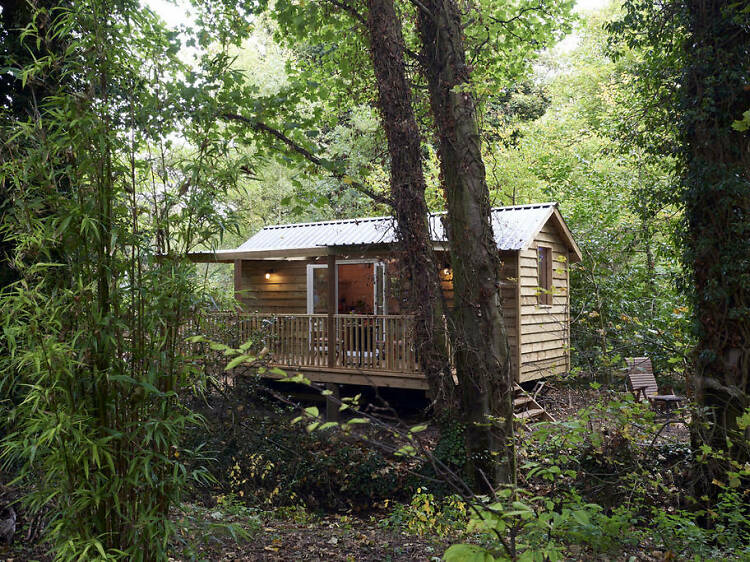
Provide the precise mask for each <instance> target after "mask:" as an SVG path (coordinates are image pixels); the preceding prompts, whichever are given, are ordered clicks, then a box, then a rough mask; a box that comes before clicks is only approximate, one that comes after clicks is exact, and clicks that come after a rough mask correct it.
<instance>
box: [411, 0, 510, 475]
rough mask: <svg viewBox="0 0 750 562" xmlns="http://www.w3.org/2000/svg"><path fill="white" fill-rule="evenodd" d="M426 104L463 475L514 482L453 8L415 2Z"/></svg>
mask: <svg viewBox="0 0 750 562" xmlns="http://www.w3.org/2000/svg"><path fill="white" fill-rule="evenodd" d="M418 12H419V19H418V28H419V34H420V38H421V42H422V54H423V57H424V61H423V64H424V65H425V68H426V74H427V81H428V88H429V93H430V105H431V107H432V113H433V116H434V119H435V124H436V128H437V133H438V139H439V147H440V169H441V172H442V182H443V186H444V189H445V195H446V203H447V210H448V213H447V224H446V227H447V230H448V239H449V241H450V246H451V259H452V266H453V288H454V298H455V310H454V313H453V315H452V320H453V323H454V326H453V328H454V330H453V331H454V334H455V335H454V336H453V337H454V342H453V343H454V348H455V358H456V368H457V372H458V378H459V393H460V402H461V411H462V414H463V416H464V420H465V421H466V422H467V439H466V445H467V454H468V457H469V461H468V462H469V467H468V468H469V474H470V476H473V478H474V479H475V481H476V482H475V484H477V485H482V483H483V480H484V479H485V478H486V479H487V480H489V482H490V483H495V482H501V483H502V482H504V483H513V482H514V481H515V451H514V443H513V404H512V385H513V380H512V372H511V364H510V351H509V347H508V340H507V336H506V333H505V327H504V323H503V317H502V308H501V292H500V282H499V265H500V264H499V259H498V251H497V246H496V245H495V241H494V236H493V232H492V226H491V224H490V210H491V208H490V199H489V190H488V188H487V182H486V178H485V168H484V163H483V161H482V154H481V142H480V137H479V126H478V122H477V115H476V105H475V100H474V96H473V94H472V93H471V90H470V88H471V84H470V77H469V67H468V65H467V63H466V54H465V48H464V43H463V32H462V28H461V20H460V15H459V12H458V7H457V6H456V4H455V1H454V0H425V1H424V2H421V3H420V4H419V8H418Z"/></svg>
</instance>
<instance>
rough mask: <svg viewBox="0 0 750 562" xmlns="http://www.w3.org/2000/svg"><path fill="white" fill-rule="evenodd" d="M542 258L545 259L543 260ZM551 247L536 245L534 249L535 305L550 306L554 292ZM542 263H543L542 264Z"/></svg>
mask: <svg viewBox="0 0 750 562" xmlns="http://www.w3.org/2000/svg"><path fill="white" fill-rule="evenodd" d="M542 256H544V257H545V258H546V259H545V260H543V259H542ZM552 256H553V254H552V247H551V246H544V245H538V246H537V248H536V274H537V305H538V306H552V303H553V296H554V295H553V292H554V287H555V284H554V281H553V275H554V271H553V268H552ZM543 262H544V263H543ZM542 268H544V269H542Z"/></svg>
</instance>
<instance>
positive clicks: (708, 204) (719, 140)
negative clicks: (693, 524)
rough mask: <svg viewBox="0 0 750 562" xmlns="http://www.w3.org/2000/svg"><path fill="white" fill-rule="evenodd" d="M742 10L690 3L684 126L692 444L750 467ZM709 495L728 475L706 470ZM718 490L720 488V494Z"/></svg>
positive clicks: (746, 29)
mask: <svg viewBox="0 0 750 562" xmlns="http://www.w3.org/2000/svg"><path fill="white" fill-rule="evenodd" d="M742 5H743V4H742V3H735V2H732V1H731V0H690V1H688V2H687V8H688V10H687V18H688V21H687V37H686V39H685V43H684V45H683V53H684V56H685V57H686V61H685V62H686V65H685V72H684V73H683V76H684V80H685V82H684V93H683V98H682V99H683V107H682V110H683V112H684V117H683V119H684V121H683V127H682V135H683V146H684V150H685V153H684V166H683V170H682V173H683V201H684V204H685V214H686V219H687V232H686V264H687V265H688V267H690V269H692V273H693V275H694V287H695V294H694V304H695V316H696V319H697V325H698V345H697V349H696V359H697V360H696V397H697V399H698V402H699V404H700V406H702V407H703V411H704V412H706V416H705V417H702V419H699V420H698V423H696V424H694V428H693V429H694V440H695V444H696V445H699V444H702V443H707V444H709V445H710V446H711V447H712V448H713V449H715V450H721V451H728V452H729V455H730V457H731V458H732V459H733V460H735V461H738V462H739V463H741V464H744V463H746V462H748V461H750V450H749V447H748V443H749V441H750V427H747V428H745V429H744V431H743V430H742V429H741V428H740V426H739V424H738V420H737V418H738V416H740V415H741V414H742V413H743V412H744V411H745V410H746V409H747V408H748V407H749V406H750V399H749V398H748V393H749V391H750V346H748V342H750V275H749V273H748V272H749V271H750V134H748V132H740V131H737V130H735V129H734V128H733V127H732V123H733V122H734V121H735V120H739V119H742V114H743V112H745V111H747V110H748V109H750V88H749V87H748V86H747V84H748V82H749V81H750V70H749V69H748V59H747V53H748V50H749V49H750V26H749V25H748V19H750V18H749V17H748V15H747V14H742ZM704 468H705V470H704V471H703V472H704V474H703V476H704V479H703V485H704V487H703V490H706V487H705V486H708V487H711V485H710V484H708V483H710V482H712V481H713V479H714V478H716V479H718V480H722V481H723V479H724V478H725V477H726V469H727V468H728V466H727V465H726V464H725V463H723V462H714V463H709V464H708V465H706V466H705V467H704ZM714 491H716V490H715V489H714Z"/></svg>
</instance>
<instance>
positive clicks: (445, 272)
mask: <svg viewBox="0 0 750 562" xmlns="http://www.w3.org/2000/svg"><path fill="white" fill-rule="evenodd" d="M450 274H451V270H450V269H449V268H447V267H446V268H445V269H443V275H445V276H446V277H447V276H448V275H450Z"/></svg>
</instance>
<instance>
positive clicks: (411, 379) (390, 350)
mask: <svg viewBox="0 0 750 562" xmlns="http://www.w3.org/2000/svg"><path fill="white" fill-rule="evenodd" d="M413 326H414V318H413V317H412V316H409V315H394V314H390V315H389V314H330V315H329V314H270V313H250V312H210V313H204V314H202V315H201V316H199V317H198V318H196V319H195V320H194V321H193V322H192V325H191V326H190V328H189V329H190V331H191V332H192V333H196V334H202V335H205V336H206V337H207V338H209V339H212V340H214V341H218V342H219V343H223V344H226V345H230V346H233V347H239V346H240V345H242V344H243V343H245V342H247V341H251V340H252V341H254V342H255V343H256V348H257V349H261V348H265V349H266V350H267V354H266V357H267V358H268V365H269V367H279V368H280V369H282V370H285V371H289V372H290V374H291V373H297V372H301V373H303V374H304V375H305V376H306V377H307V378H308V379H310V380H312V381H315V382H325V383H336V384H357V385H365V386H378V387H395V388H413V389H425V390H426V389H427V381H426V379H425V377H424V374H423V373H422V371H421V369H420V367H419V363H418V357H417V354H416V349H415V345H414V336H413V333H414V332H413ZM331 335H333V337H331ZM331 342H332V343H331Z"/></svg>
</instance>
